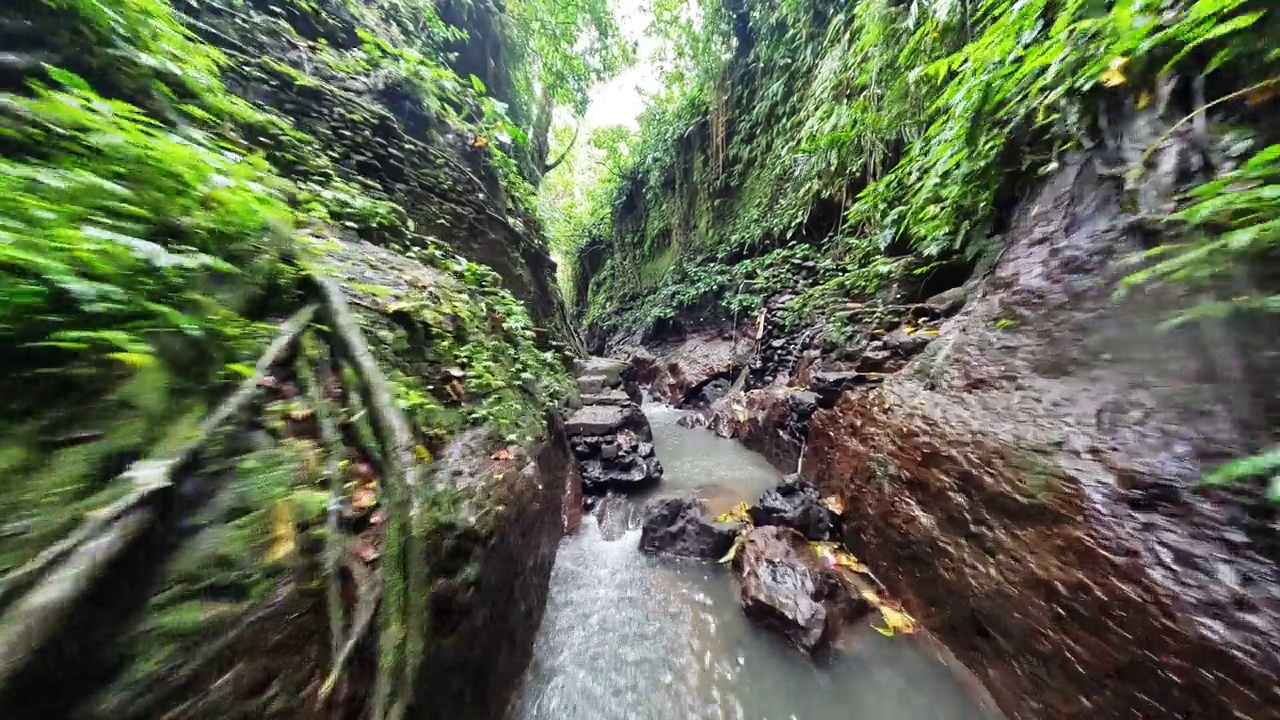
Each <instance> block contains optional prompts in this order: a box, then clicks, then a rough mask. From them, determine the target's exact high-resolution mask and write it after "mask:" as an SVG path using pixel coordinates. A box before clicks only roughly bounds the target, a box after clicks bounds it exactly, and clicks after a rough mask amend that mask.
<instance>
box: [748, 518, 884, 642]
mask: <svg viewBox="0 0 1280 720" xmlns="http://www.w3.org/2000/svg"><path fill="white" fill-rule="evenodd" d="M734 568H735V570H736V571H737V572H738V575H739V579H740V582H741V591H740V595H739V599H740V601H741V603H742V610H743V612H744V613H746V615H747V617H748V618H750V619H751V620H752V621H753V622H755V623H757V624H759V625H760V626H761V627H764V628H766V629H768V630H772V631H774V632H777V633H780V634H782V635H784V636H785V637H786V638H787V639H788V640H790V641H791V643H792V644H793V645H795V646H796V647H797V648H799V649H801V650H803V651H805V652H807V653H814V652H817V651H820V650H822V649H823V648H825V647H827V646H828V645H829V644H830V643H831V642H832V641H833V640H835V639H836V638H837V637H838V636H839V634H840V632H841V630H843V629H844V628H845V627H846V626H847V624H848V623H849V622H852V621H853V620H856V619H857V618H860V617H863V616H865V615H866V613H867V612H869V611H870V609H871V608H870V605H869V604H868V603H867V602H866V601H865V600H863V599H862V597H861V596H860V595H858V594H857V593H856V592H855V591H854V588H853V586H852V585H851V584H849V583H847V582H845V580H844V579H843V578H842V577H841V575H840V574H839V573H838V572H837V571H835V570H831V569H827V568H824V567H823V566H822V563H821V561H820V560H819V558H818V556H817V554H816V553H814V551H813V549H812V548H811V547H810V546H809V544H808V543H807V542H806V541H805V539H804V537H803V536H801V535H800V533H798V532H796V531H795V530H792V529H790V528H783V527H761V528H755V529H753V530H752V531H751V532H750V533H749V534H748V535H747V538H746V542H745V543H744V544H743V546H742V548H741V549H739V550H738V554H737V556H736V557H735V558H734Z"/></svg>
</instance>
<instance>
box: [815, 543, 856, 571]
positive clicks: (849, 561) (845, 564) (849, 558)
mask: <svg viewBox="0 0 1280 720" xmlns="http://www.w3.org/2000/svg"><path fill="white" fill-rule="evenodd" d="M809 544H810V545H811V546H813V550H814V552H816V553H818V557H820V558H822V561H823V562H824V563H826V564H827V565H830V566H834V567H842V568H846V569H848V570H850V571H852V572H856V573H865V572H868V569H867V566H866V565H863V564H862V561H861V560H859V559H858V558H856V557H854V556H853V554H852V553H850V552H849V551H848V550H845V549H844V546H843V545H841V544H840V543H834V542H811V543H809Z"/></svg>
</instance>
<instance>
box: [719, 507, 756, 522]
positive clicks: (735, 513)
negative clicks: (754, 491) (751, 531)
mask: <svg viewBox="0 0 1280 720" xmlns="http://www.w3.org/2000/svg"><path fill="white" fill-rule="evenodd" d="M716 522H724V523H732V522H736V523H747V524H751V505H750V504H749V503H745V502H740V503H738V504H737V505H734V506H733V508H732V509H731V510H729V512H726V513H721V514H719V515H717V516H716Z"/></svg>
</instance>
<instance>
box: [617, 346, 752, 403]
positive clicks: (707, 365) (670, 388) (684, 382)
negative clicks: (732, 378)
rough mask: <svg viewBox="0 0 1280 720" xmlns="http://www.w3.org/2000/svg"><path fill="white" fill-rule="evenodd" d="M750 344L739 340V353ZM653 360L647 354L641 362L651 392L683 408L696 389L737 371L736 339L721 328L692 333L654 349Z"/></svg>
mask: <svg viewBox="0 0 1280 720" xmlns="http://www.w3.org/2000/svg"><path fill="white" fill-rule="evenodd" d="M749 344H750V341H749V340H747V339H745V338H739V339H738V350H739V351H745V350H746V349H747V348H748V347H749ZM652 354H653V355H654V356H655V359H653V360H652V361H650V360H649V359H648V357H647V355H648V352H647V351H645V353H644V356H643V359H642V360H641V361H640V362H638V363H637V366H638V368H639V369H640V370H642V376H643V379H644V380H648V381H649V392H650V393H652V394H653V396H654V397H655V398H657V399H658V400H659V401H661V402H664V403H667V404H669V405H679V404H680V403H681V402H683V401H684V399H685V397H686V396H687V395H688V394H689V392H690V391H691V390H693V389H694V388H696V387H698V386H700V385H702V384H703V383H706V382H707V381H709V380H712V379H714V378H715V377H717V376H720V375H726V374H728V373H730V372H732V371H733V368H734V347H733V339H732V337H729V338H726V337H725V333H724V332H722V331H720V330H717V329H702V330H694V331H690V332H689V333H688V334H686V335H685V336H684V337H683V338H682V339H680V340H677V341H674V342H670V343H667V344H664V345H662V346H659V347H657V348H654V349H653V351H652Z"/></svg>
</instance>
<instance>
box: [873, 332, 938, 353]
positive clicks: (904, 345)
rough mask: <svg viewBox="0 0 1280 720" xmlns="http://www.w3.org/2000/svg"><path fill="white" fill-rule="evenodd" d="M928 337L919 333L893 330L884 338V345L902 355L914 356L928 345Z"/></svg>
mask: <svg viewBox="0 0 1280 720" xmlns="http://www.w3.org/2000/svg"><path fill="white" fill-rule="evenodd" d="M929 339H930V338H929V336H928V335H923V334H921V333H908V332H907V331H906V330H903V329H901V328H899V329H897V330H894V331H893V332H891V333H889V334H888V335H886V336H885V338H884V344H885V345H886V346H888V347H889V348H890V349H892V350H897V351H898V352H900V353H902V354H903V355H915V354H916V353H918V352H920V351H921V350H923V349H924V347H925V346H926V345H928V344H929Z"/></svg>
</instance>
